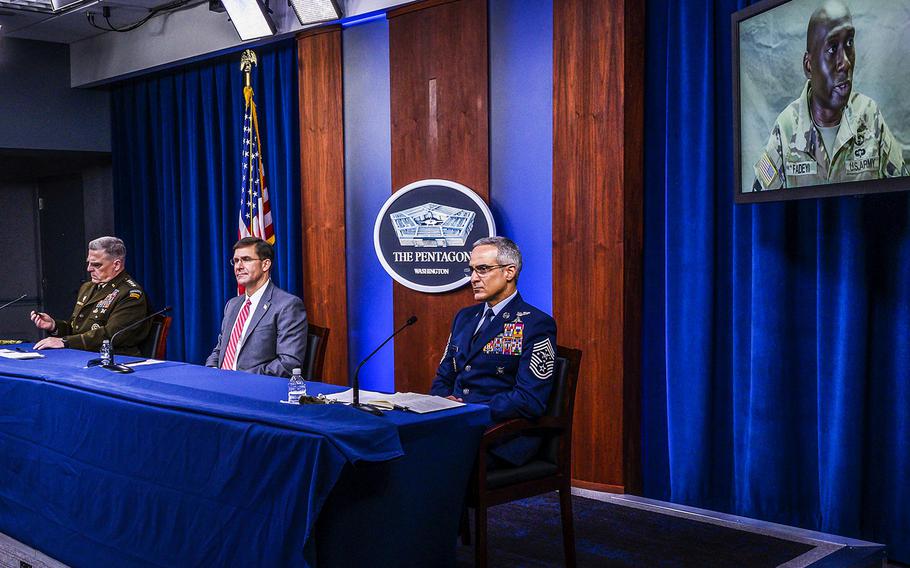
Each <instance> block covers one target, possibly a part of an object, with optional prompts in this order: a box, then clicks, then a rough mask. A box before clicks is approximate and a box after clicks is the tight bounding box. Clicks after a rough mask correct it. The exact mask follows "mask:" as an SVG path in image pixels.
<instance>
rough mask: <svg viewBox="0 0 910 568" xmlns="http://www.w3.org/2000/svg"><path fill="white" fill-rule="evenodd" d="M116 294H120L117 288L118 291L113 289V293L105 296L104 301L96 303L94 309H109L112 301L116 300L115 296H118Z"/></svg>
mask: <svg viewBox="0 0 910 568" xmlns="http://www.w3.org/2000/svg"><path fill="white" fill-rule="evenodd" d="M118 294H120V289H119V288H118V289H115V290H114V291H113V292H111V293H110V294H108V295H107V296H105V297H104V299H103V300H101V301H100V302H98V304H97V305H96V306H95V307H96V308H99V309H100V308H109V307H111V304H113V303H114V300H116V299H117V295H118Z"/></svg>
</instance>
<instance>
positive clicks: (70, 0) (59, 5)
mask: <svg viewBox="0 0 910 568" xmlns="http://www.w3.org/2000/svg"><path fill="white" fill-rule="evenodd" d="M79 2H82V0H51V4H52V5H53V6H54V12H59V11H60V10H63V9H65V8H69V7H70V6H72V5H73V4H78V3H79Z"/></svg>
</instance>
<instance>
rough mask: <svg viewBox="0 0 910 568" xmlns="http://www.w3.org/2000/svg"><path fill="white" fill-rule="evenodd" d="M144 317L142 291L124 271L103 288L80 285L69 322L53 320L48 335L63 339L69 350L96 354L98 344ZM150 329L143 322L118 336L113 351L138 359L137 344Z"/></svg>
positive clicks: (146, 308)
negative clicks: (51, 330)
mask: <svg viewBox="0 0 910 568" xmlns="http://www.w3.org/2000/svg"><path fill="white" fill-rule="evenodd" d="M147 315H148V301H147V298H146V295H145V291H144V290H143V289H142V286H140V285H139V284H138V283H137V282H136V281H135V280H133V278H132V277H131V276H130V275H129V274H127V273H126V272H125V271H124V272H121V273H120V274H118V275H117V276H115V277H114V278H112V279H111V280H109V281H108V282H105V283H104V284H98V285H95V284H93V283H92V282H91V281H89V282H86V283H85V284H83V285H82V286H81V287H80V288H79V295H78V296H77V297H76V307H75V308H73V315H72V316H71V317H70V319H69V320H59V319H58V320H54V321H55V323H56V324H57V328H56V329H55V330H54V332H53V333H51V335H52V336H54V337H61V338H63V340H64V341H65V342H66V346H67V347H69V348H72V349H84V350H85V351H98V350H99V349H100V348H101V342H102V341H104V340H105V339H110V338H111V336H112V335H114V334H115V333H117V332H118V331H120V330H121V329H123V328H125V327H127V326H129V325H130V324H132V323H135V322H137V321H139V320H141V319H142V318H144V317H145V316H147ZM150 325H151V324H150V323H149V322H146V323H144V324H142V325H138V326H136V327H135V328H133V329H131V330H129V331H125V332H123V333H121V334H120V335H118V336H117V341H116V343H115V344H114V351H115V352H116V353H119V354H122V355H139V354H140V353H139V344H140V343H142V341H143V340H144V339H145V337H146V335H148V331H149V327H150Z"/></svg>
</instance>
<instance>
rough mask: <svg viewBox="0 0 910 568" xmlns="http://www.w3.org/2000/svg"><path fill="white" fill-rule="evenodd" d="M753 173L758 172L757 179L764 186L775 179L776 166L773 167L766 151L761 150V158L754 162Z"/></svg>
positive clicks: (767, 185)
mask: <svg viewBox="0 0 910 568" xmlns="http://www.w3.org/2000/svg"><path fill="white" fill-rule="evenodd" d="M755 173H756V174H758V179H759V180H761V183H762V185H763V186H765V187H766V188H767V187H769V186H770V185H771V184H772V183H774V180H775V179H777V175H778V173H777V168H775V167H774V163H773V162H772V161H771V158H770V157H769V156H768V153H767V152H762V155H761V158H760V159H759V160H758V163H757V164H755Z"/></svg>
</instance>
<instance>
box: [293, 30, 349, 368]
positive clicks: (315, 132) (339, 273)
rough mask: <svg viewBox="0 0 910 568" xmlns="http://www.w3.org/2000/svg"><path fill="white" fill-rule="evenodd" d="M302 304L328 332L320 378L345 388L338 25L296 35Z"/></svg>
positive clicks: (341, 138)
mask: <svg viewBox="0 0 910 568" xmlns="http://www.w3.org/2000/svg"><path fill="white" fill-rule="evenodd" d="M297 55H298V58H297V66H298V77H299V79H298V81H299V97H300V101H299V105H300V197H301V200H300V203H301V220H300V221H301V225H302V228H303V231H302V233H303V284H304V291H303V293H304V303H305V304H306V310H307V316H308V318H309V321H310V322H311V323H314V324H316V325H320V326H322V327H328V328H329V330H330V335H329V343H328V349H327V351H326V356H325V365H324V367H323V369H324V371H323V376H324V377H325V379H323V380H325V381H326V382H331V383H335V384H347V382H348V310H347V271H346V269H345V260H344V259H345V257H346V254H345V211H344V204H345V196H344V122H343V98H342V95H343V91H342V74H341V26H327V27H322V28H316V29H313V30H309V31H307V32H304V33H303V34H301V35H299V36H298V37H297Z"/></svg>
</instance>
